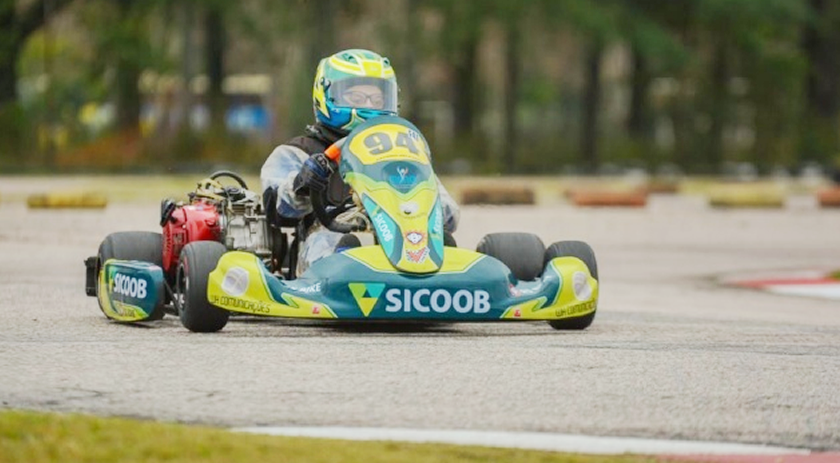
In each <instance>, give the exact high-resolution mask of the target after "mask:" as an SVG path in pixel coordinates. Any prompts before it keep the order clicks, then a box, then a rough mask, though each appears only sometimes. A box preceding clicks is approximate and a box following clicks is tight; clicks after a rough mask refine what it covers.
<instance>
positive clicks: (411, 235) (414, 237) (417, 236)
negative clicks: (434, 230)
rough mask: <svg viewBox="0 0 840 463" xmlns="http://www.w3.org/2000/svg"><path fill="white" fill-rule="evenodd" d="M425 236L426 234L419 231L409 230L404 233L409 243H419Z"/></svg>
mask: <svg viewBox="0 0 840 463" xmlns="http://www.w3.org/2000/svg"><path fill="white" fill-rule="evenodd" d="M425 237H426V234H425V233H423V232H419V231H410V232H408V233H406V234H405V239H407V240H408V242H409V243H411V244H420V242H421V241H423V238H425Z"/></svg>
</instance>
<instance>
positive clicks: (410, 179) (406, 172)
mask: <svg viewBox="0 0 840 463" xmlns="http://www.w3.org/2000/svg"><path fill="white" fill-rule="evenodd" d="M392 172H394V173H393V174H392V175H389V176H388V183H390V184H391V185H393V186H394V187H395V188H396V189H398V190H400V191H406V190H409V189H411V187H412V186H414V185H415V184H416V183H417V174H414V173H412V172H411V167H410V166H409V165H408V164H406V165H401V166H397V167H396V169H394V170H393V171H392Z"/></svg>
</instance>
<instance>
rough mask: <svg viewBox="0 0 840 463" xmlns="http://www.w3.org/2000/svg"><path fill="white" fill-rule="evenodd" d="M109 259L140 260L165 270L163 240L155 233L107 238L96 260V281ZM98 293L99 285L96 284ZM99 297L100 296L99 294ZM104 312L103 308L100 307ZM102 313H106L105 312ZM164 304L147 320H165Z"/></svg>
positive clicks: (117, 234) (135, 233) (109, 236)
mask: <svg viewBox="0 0 840 463" xmlns="http://www.w3.org/2000/svg"><path fill="white" fill-rule="evenodd" d="M108 259H120V260H139V261H143V262H149V263H151V264H155V265H157V266H158V267H161V268H163V238H162V237H161V235H160V233H155V232H139V231H135V232H117V233H111V234H110V235H108V236H106V237H105V239H104V240H102V243H101V244H100V245H99V252H98V253H97V260H96V281H97V282H98V281H99V272H101V271H102V266H103V265H104V264H105V262H107V261H108ZM96 288H97V292H98V291H99V284H98V283H97V284H96ZM97 296H98V294H97ZM99 309H100V310H102V306H101V305H100V306H99ZM102 313H105V311H104V310H103V311H102ZM163 315H164V312H163V304H158V306H157V307H156V308H155V310H153V311H152V313H151V315H150V316H149V318H147V319H146V320H160V319H161V318H163Z"/></svg>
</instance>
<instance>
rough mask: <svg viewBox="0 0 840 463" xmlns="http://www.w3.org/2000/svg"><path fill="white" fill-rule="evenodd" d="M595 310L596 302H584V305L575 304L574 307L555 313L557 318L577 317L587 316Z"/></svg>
mask: <svg viewBox="0 0 840 463" xmlns="http://www.w3.org/2000/svg"><path fill="white" fill-rule="evenodd" d="M594 310H595V301H589V302H584V303H582V304H575V305H573V306H569V307H564V308H562V309H557V310H555V311H554V315H555V316H556V317H557V318H566V317H576V316H578V315H585V314H588V313H590V312H593V311H594Z"/></svg>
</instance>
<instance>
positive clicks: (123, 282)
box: [114, 273, 148, 299]
mask: <svg viewBox="0 0 840 463" xmlns="http://www.w3.org/2000/svg"><path fill="white" fill-rule="evenodd" d="M147 285H148V283H146V280H144V279H142V278H135V277H130V276H128V275H123V274H122V273H117V274H116V275H114V292H115V293H116V294H122V295H123V296H128V297H136V298H138V299H145V298H146V294H147V292H146V286H147Z"/></svg>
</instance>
